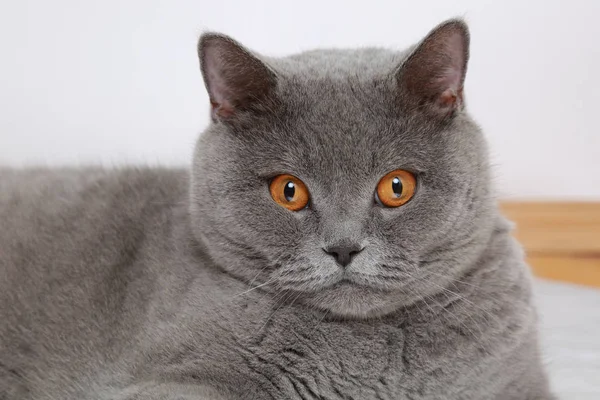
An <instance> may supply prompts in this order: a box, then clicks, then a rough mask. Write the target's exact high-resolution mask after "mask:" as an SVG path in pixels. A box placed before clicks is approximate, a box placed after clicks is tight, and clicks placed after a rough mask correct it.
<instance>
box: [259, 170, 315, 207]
mask: <svg viewBox="0 0 600 400" xmlns="http://www.w3.org/2000/svg"><path fill="white" fill-rule="evenodd" d="M269 191H270V192H271V197H273V200H275V203H277V204H279V205H280V206H283V207H285V208H287V209H288V210H290V211H299V210H302V209H303V208H304V207H306V205H307V204H308V198H309V196H308V189H307V188H306V185H305V184H304V182H302V181H301V180H300V179H298V178H296V177H295V176H292V175H288V174H284V175H279V176H276V177H275V179H273V181H272V182H271V185H270V186H269Z"/></svg>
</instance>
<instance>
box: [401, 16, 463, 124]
mask: <svg viewBox="0 0 600 400" xmlns="http://www.w3.org/2000/svg"><path fill="white" fill-rule="evenodd" d="M468 60H469V29H468V27H467V25H466V23H465V22H464V21H462V20H457V19H453V20H449V21H446V22H444V23H442V24H440V25H438V26H437V27H436V28H434V29H433V30H432V31H431V32H430V33H429V34H428V35H427V36H426V37H425V39H423V41H421V43H419V44H418V45H417V46H416V48H415V49H414V50H413V51H412V53H411V54H410V55H409V56H408V58H407V59H406V60H405V61H404V63H403V64H402V65H401V67H400V69H399V70H398V72H397V75H396V78H397V82H398V85H399V86H400V87H399V89H400V94H401V102H402V103H403V104H402V105H403V106H404V107H405V108H408V109H416V110H420V111H423V112H426V113H427V114H429V115H431V116H434V117H439V118H445V117H448V116H452V115H454V114H455V113H456V111H458V110H461V109H462V108H463V104H464V98H463V84H464V80H465V74H466V72H467V62H468Z"/></svg>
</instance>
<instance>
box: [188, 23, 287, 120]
mask: <svg viewBox="0 0 600 400" xmlns="http://www.w3.org/2000/svg"><path fill="white" fill-rule="evenodd" d="M198 56H199V58H200V68H201V70H202V75H203V77H204V84H205V85H206V90H207V91H208V96H209V98H210V104H211V115H212V118H213V120H227V119H229V118H232V117H235V116H236V115H237V114H238V113H243V112H248V111H255V112H256V111H260V110H264V109H266V108H268V107H269V103H270V102H272V96H273V92H274V89H275V86H276V83H277V80H276V76H275V73H274V72H273V71H272V70H271V69H270V68H269V67H268V66H267V65H266V64H265V63H263V62H262V61H261V60H260V59H259V58H258V57H256V56H255V55H253V54H252V53H251V52H250V51H249V50H247V49H245V48H244V47H243V46H242V45H240V44H239V43H237V42H236V41H235V40H233V39H231V38H230V37H228V36H225V35H222V34H218V33H205V34H203V35H202V36H201V37H200V40H199V42H198Z"/></svg>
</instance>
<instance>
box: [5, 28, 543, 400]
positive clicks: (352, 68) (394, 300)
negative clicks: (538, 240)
mask: <svg viewBox="0 0 600 400" xmlns="http://www.w3.org/2000/svg"><path fill="white" fill-rule="evenodd" d="M468 46H469V34H468V29H467V27H466V25H465V24H464V22H462V21H460V20H450V21H447V22H445V23H443V24H441V25H439V26H438V27H436V28H435V29H434V30H433V31H432V32H431V33H430V34H429V35H428V36H427V37H426V38H425V39H424V40H423V41H422V42H421V43H419V44H418V45H416V46H413V47H412V48H410V49H408V50H407V51H405V52H393V51H388V50H383V49H375V48H369V49H361V50H351V51H345V50H327V51H325V50H323V51H321V50H319V51H310V52H306V53H302V54H298V55H294V56H290V57H286V58H281V59H273V58H267V57H262V56H258V55H256V54H254V53H252V52H250V51H249V50H247V49H245V48H244V47H242V46H241V45H239V44H238V43H237V42H235V41H233V40H232V39H230V38H228V37H226V36H223V35H220V34H213V33H207V34H204V35H203V36H202V37H201V39H200V42H199V54H200V61H201V68H202V72H203V75H204V80H205V83H206V87H207V89H208V92H209V95H210V101H211V113H212V114H211V116H212V123H211V124H210V126H209V127H208V128H207V129H206V131H205V132H204V134H203V135H201V137H200V140H199V142H198V146H197V148H196V153H195V156H194V160H193V167H192V168H191V171H190V172H188V171H185V170H169V169H143V168H141V169H121V170H114V171H106V170H102V169H78V170H77V169H62V170H42V169H37V170H36V169H28V170H11V169H4V170H2V171H1V172H0V177H1V178H0V223H1V227H2V229H1V230H0V334H1V336H0V399H2V400H14V399H22V400H25V399H115V400H117V399H118V400H125V399H127V400H133V399H168V400H174V399H197V400H200V399H329V400H333V399H380V400H384V399H385V400H387V399H407V400H409V399H410V400H417V399H465V400H468V399H476V400H485V399H494V400H517V399H519V400H525V399H527V400H534V399H536V400H546V399H552V398H553V396H552V395H551V394H550V391H549V388H548V383H547V379H546V377H545V373H544V371H543V368H542V365H541V362H540V352H539V346H538V339H537V332H536V314H535V310H534V307H533V305H532V295H531V284H530V275H529V272H528V268H527V267H526V265H525V263H524V261H523V254H522V251H521V249H520V247H519V246H518V244H517V243H515V241H514V240H513V239H512V237H511V234H510V225H509V223H507V222H506V221H505V219H504V218H503V217H502V216H501V215H500V214H499V212H498V210H497V206H496V203H495V200H494V197H493V194H492V191H491V189H490V177H489V167H488V157H487V152H486V145H485V143H484V139H483V136H482V134H481V132H480V130H479V128H478V127H477V125H476V124H475V123H474V122H473V120H472V119H471V118H470V117H469V115H468V114H467V112H466V111H465V102H464V96H463V82H464V77H465V73H466V68H467V60H468Z"/></svg>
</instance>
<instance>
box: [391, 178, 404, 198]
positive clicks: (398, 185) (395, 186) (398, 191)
mask: <svg viewBox="0 0 600 400" xmlns="http://www.w3.org/2000/svg"><path fill="white" fill-rule="evenodd" d="M392 190H393V191H394V194H395V195H396V197H400V196H401V195H402V181H401V180H400V178H398V177H395V178H394V179H392Z"/></svg>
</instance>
